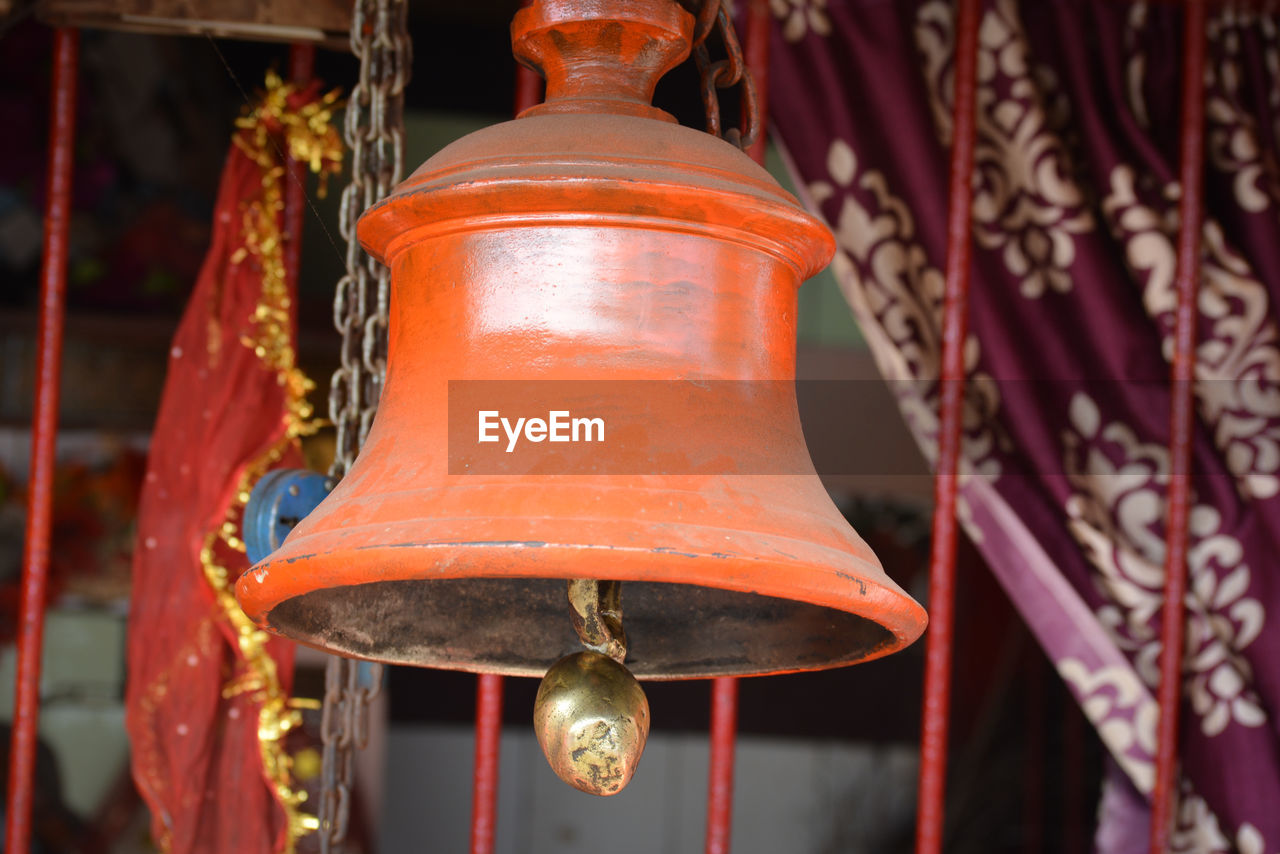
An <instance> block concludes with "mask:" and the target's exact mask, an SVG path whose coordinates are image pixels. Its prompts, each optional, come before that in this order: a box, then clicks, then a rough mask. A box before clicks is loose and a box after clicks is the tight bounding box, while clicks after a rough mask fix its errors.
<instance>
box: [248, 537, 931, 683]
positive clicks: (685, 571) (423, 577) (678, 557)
mask: <svg viewBox="0 0 1280 854" xmlns="http://www.w3.org/2000/svg"><path fill="white" fill-rule="evenodd" d="M348 530H349V529H348ZM335 536H341V534H339V533H338V532H324V533H317V534H314V535H312V536H310V537H306V538H304V539H303V541H300V542H298V543H296V544H293V548H290V545H291V544H289V543H286V544H285V546H284V547H283V548H282V549H280V550H279V551H278V552H276V554H275V555H273V556H272V557H270V558H268V559H266V560H263V561H261V562H259V563H258V564H256V565H254V566H253V567H251V568H250V569H249V570H248V571H246V572H245V573H244V575H242V576H241V577H240V579H239V580H238V582H237V584H236V596H237V599H239V601H240V604H241V607H242V608H243V609H244V610H245V613H246V614H247V615H248V616H249V617H250V619H252V620H253V621H254V622H255V623H256V624H257V625H258V626H260V627H261V628H263V629H265V630H267V631H269V632H271V633H272V634H276V635H279V636H282V637H291V638H292V639H293V640H295V641H296V642H298V643H302V644H303V645H306V646H310V647H313V648H316V649H321V650H327V651H329V652H333V651H334V648H332V647H326V646H325V645H324V644H318V643H311V642H309V641H308V640H306V639H305V638H296V637H292V636H291V635H289V634H287V633H286V632H283V631H280V630H278V629H277V628H276V627H275V626H273V625H272V624H271V619H270V615H271V612H272V611H273V610H274V609H275V608H276V607H278V606H279V605H281V604H283V603H285V602H287V601H290V600H293V599H297V598H300V597H302V596H305V595H307V594H309V593H314V592H318V591H322V590H331V589H340V588H344V587H352V586H358V585H360V584H367V583H371V582H372V583H379V582H384V581H386V582H412V581H424V582H427V581H431V580H442V581H448V580H465V579H492V580H503V579H509V580H529V579H551V580H567V579H569V578H587V577H594V578H600V579H608V580H620V581H623V582H624V591H625V589H626V588H625V583H626V582H633V583H634V582H647V583H661V584H670V585H684V586H691V587H701V588H709V589H713V590H722V591H727V592H731V593H747V594H754V595H757V596H763V597H766V598H770V599H778V600H783V601H789V602H799V603H802V604H806V605H812V606H817V607H820V608H828V609H831V610H835V611H839V612H843V613H845V614H849V615H853V616H855V617H859V618H862V619H865V620H868V621H870V622H871V623H874V624H876V625H878V626H879V627H881V628H882V629H884V631H885V632H886V633H887V635H888V636H889V637H890V640H889V642H887V643H883V644H881V645H880V646H877V647H875V648H872V649H870V650H868V651H867V652H866V653H865V654H862V655H859V656H858V657H856V658H852V659H849V660H841V661H838V662H831V663H820V664H816V665H813V666H806V665H798V666H795V667H787V668H771V669H768V670H762V671H758V672H754V671H753V672H737V671H732V672H725V673H724V674H720V673H708V674H697V675H678V676H654V675H651V674H644V675H641V674H640V673H637V676H638V678H640V679H641V680H642V681H674V680H680V679H688V678H703V677H704V676H714V675H740V676H754V675H767V674H780V673H799V672H807V671H814V670H825V669H831V668H834V667H843V666H849V665H853V664H860V663H863V662H866V661H871V660H874V659H877V658H881V657H883V656H886V655H890V654H892V653H894V652H898V651H900V650H902V649H904V648H905V647H907V646H910V645H911V644H912V643H914V642H915V641H916V640H917V639H918V638H919V637H920V635H922V634H923V632H924V630H925V628H926V626H927V624H928V614H927V612H926V611H925V609H924V608H923V607H922V606H921V605H920V604H919V603H918V602H916V601H915V600H914V599H913V598H912V597H911V596H910V595H909V594H907V593H906V592H905V591H903V590H902V589H901V588H900V587H899V586H898V585H897V584H896V583H895V582H894V581H893V579H892V578H890V577H889V576H887V575H884V574H883V571H882V570H879V568H878V565H877V564H873V563H870V562H867V561H866V560H865V559H864V558H861V557H859V556H857V555H853V554H850V553H849V552H839V551H837V550H836V549H831V548H829V547H825V546H822V547H819V548H823V549H825V550H827V551H831V552H833V553H836V554H839V555H842V556H843V558H844V560H845V562H848V561H849V560H851V559H852V560H854V561H856V562H859V563H864V564H867V565H868V566H869V567H870V568H873V569H875V570H877V571H878V572H879V574H880V575H881V576H882V578H883V581H880V580H877V579H875V578H873V577H869V576H867V575H861V574H859V575H853V574H850V573H848V572H845V571H843V570H837V569H834V568H833V567H831V566H829V565H815V564H814V563H812V562H810V561H802V560H792V559H788V558H785V557H782V556H779V557H778V558H776V559H775V558H769V559H764V558H758V557H748V556H745V555H722V556H715V553H710V552H707V553H702V554H697V553H694V552H680V551H676V550H674V549H669V548H664V547H651V546H616V545H614V546H610V545H599V544H597V545H590V544H581V543H547V542H542V541H530V542H527V543H519V542H512V541H474V540H473V541H437V542H433V543H427V542H405V543H382V544H377V545H365V546H355V547H352V546H333V547H331V548H328V549H324V550H322V549H318V548H310V547H308V546H315V545H321V544H319V543H311V544H308V543H307V542H306V541H307V540H315V539H332V538H334V537H335ZM410 548H412V549H422V548H429V549H439V550H440V552H441V556H442V557H443V552H444V551H445V550H454V552H455V559H450V560H437V561H424V560H416V561H402V560H397V559H396V558H397V557H399V556H400V555H402V554H403V551H404V550H405V549H410ZM467 549H474V550H475V557H476V558H479V557H480V552H481V551H484V552H486V553H487V555H488V558H487V559H477V560H475V561H474V562H470V561H466V560H458V559H456V553H457V552H458V551H460V550H467ZM495 549H502V550H504V553H505V554H507V555H511V556H512V560H513V562H518V563H519V565H520V567H521V569H520V571H508V570H506V569H505V568H504V566H503V565H502V564H501V563H500V562H494V561H493V560H492V554H493V552H494V550H495ZM516 553H518V557H516ZM602 555H608V561H607V562H605V561H600V560H596V558H599V557H600V556H602ZM657 557H660V558H661V560H662V565H663V567H664V568H666V569H667V570H668V572H670V573H671V574H672V575H675V574H676V571H675V570H674V569H673V567H678V575H679V578H678V580H677V579H675V578H672V577H668V572H658V573H655V572H654V571H653V570H652V567H653V566H654V560H655V558H657ZM588 562H589V563H590V566H591V571H590V572H585V571H565V570H564V569H561V570H560V571H556V569H555V568H556V567H560V568H564V567H575V566H578V567H581V566H582V565H583V564H585V563H588ZM397 569H398V570H399V571H397ZM370 570H377V574H376V575H372V574H371V573H370ZM629 570H630V571H629ZM797 571H800V572H797ZM806 574H808V575H811V576H813V577H814V580H815V581H817V580H819V579H821V578H823V577H825V578H826V579H827V580H828V581H830V580H831V579H832V578H835V579H837V580H838V581H842V582H844V583H845V585H847V586H846V587H845V588H844V590H845V595H841V594H840V592H838V591H839V588H838V586H837V585H832V584H825V585H824V584H818V583H812V584H802V583H797V581H798V578H799V579H803V577H804V575H806ZM859 587H860V588H862V589H864V590H865V593H863V592H860V593H858V594H857V596H858V597H859V598H856V599H855V598H853V596H854V594H852V590H853V589H854V588H859ZM800 594H803V596H802V595H800ZM855 603H856V605H857V606H856V607H853V606H854V605H855ZM565 619H566V622H567V621H568V610H567V606H566V617H565ZM341 654H342V655H352V653H351V652H350V651H347V650H343V651H342V652H341ZM354 657H366V656H361V655H358V654H357V655H354ZM370 660H380V659H377V658H376V657H372V658H370ZM385 660H389V659H385ZM397 663H405V662H403V661H398V662H397ZM551 663H553V662H548V666H550V664H551ZM426 666H430V667H433V668H438V669H449V670H461V671H466V672H477V673H479V672H484V673H499V674H503V675H510V676H540V675H542V672H544V671H545V668H544V669H543V671H539V670H537V669H536V668H535V669H530V668H528V667H502V666H497V665H486V666H466V665H458V664H456V663H449V664H436V663H433V664H431V665H426Z"/></svg>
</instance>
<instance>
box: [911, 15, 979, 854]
mask: <svg viewBox="0 0 1280 854" xmlns="http://www.w3.org/2000/svg"><path fill="white" fill-rule="evenodd" d="M979 6H980V3H979V0H960V2H959V4H958V8H957V12H956V47H955V75H954V76H955V104H954V105H953V108H952V112H951V126H952V142H951V166H950V182H949V184H950V186H949V193H950V195H949V197H948V198H949V205H948V209H947V270H946V281H945V285H944V287H945V296H944V302H943V308H942V365H941V388H940V405H939V410H940V412H939V426H938V460H937V474H936V477H935V479H934V490H933V497H934V510H933V540H932V546H931V553H930V555H929V633H928V637H927V638H926V639H925V664H924V708H923V710H922V722H921V733H920V781H919V803H918V806H917V813H916V852H917V854H941V851H942V836H943V819H944V816H945V811H946V807H945V804H946V781H947V723H948V715H949V712H950V706H951V644H952V636H953V634H954V620H955V557H956V489H957V482H956V477H957V473H958V471H959V462H960V435H961V432H960V431H961V422H962V417H963V413H964V341H965V337H966V335H967V334H968V325H969V318H968V295H969V266H970V256H971V249H972V243H971V235H970V224H971V219H972V209H973V185H972V180H971V179H972V175H973V149H974V140H975V137H976V129H975V128H976V125H975V116H974V112H975V106H976V103H977V97H976V96H977V64H978V63H977V59H978V22H979V11H980V10H979Z"/></svg>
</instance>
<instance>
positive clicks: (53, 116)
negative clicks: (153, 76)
mask: <svg viewBox="0 0 1280 854" xmlns="http://www.w3.org/2000/svg"><path fill="white" fill-rule="evenodd" d="M78 42H79V37H78V34H77V33H76V31H75V30H55V31H54V35H53V92H52V96H51V98H50V102H49V171H48V174H47V176H46V184H45V218H44V259H43V262H42V265H41V271H40V319H39V329H38V332H37V343H36V399H35V412H34V414H33V416H32V419H31V473H30V480H29V486H28V490H27V531H26V541H25V545H24V547H23V556H22V594H21V595H22V599H21V602H20V605H19V611H18V673H17V680H16V683H17V684H16V685H15V686H14V701H13V733H12V736H11V738H12V740H11V742H10V745H9V798H8V802H7V804H6V808H5V815H6V817H7V819H8V821H7V822H6V824H5V833H4V840H5V842H4V850H5V851H7V852H9V854H27V852H28V851H29V850H30V845H31V808H32V798H33V791H34V785H35V766H36V748H37V743H38V742H37V739H38V729H39V716H40V652H41V648H42V645H43V641H44V606H45V592H46V590H47V588H48V578H49V538H50V532H51V529H52V523H53V468H54V451H55V443H56V441H57V436H58V392H59V385H60V380H61V371H62V322H63V317H64V315H65V313H66V285H67V233H68V229H69V225H70V222H71V170H72V164H73V149H74V145H73V143H74V136H75V118H76V53H77V47H78Z"/></svg>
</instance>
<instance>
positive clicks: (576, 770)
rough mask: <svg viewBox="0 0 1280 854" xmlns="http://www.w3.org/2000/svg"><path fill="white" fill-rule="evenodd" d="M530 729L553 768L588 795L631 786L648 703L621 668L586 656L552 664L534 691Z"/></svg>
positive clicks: (577, 655)
mask: <svg viewBox="0 0 1280 854" xmlns="http://www.w3.org/2000/svg"><path fill="white" fill-rule="evenodd" d="M533 708H534V711H533V728H534V732H535V733H536V734H537V736H538V744H539V745H541V746H542V752H543V754H545V755H546V757H547V762H548V763H550V765H551V769H552V770H553V771H555V772H556V776H558V777H559V778H560V779H561V780H564V781H565V782H566V783H568V784H569V785H571V786H573V787H574V788H576V789H580V790H582V791H584V792H587V793H588V794H592V795H616V794H617V793H618V792H621V791H622V789H623V788H624V787H625V786H626V785H627V783H629V782H630V781H631V776H632V775H633V774H635V771H636V765H637V764H638V763H639V762H640V755H641V754H642V753H644V745H645V741H646V740H647V739H648V737H649V701H648V700H647V699H646V698H645V695H644V690H643V689H642V688H641V687H640V683H639V682H637V681H636V679H635V677H634V676H632V675H631V674H630V673H629V672H628V671H627V669H626V668H625V667H623V666H622V665H621V664H618V663H617V662H616V661H614V660H613V659H611V658H609V657H608V656H606V655H601V654H600V653H598V652H591V651H584V652H579V653H575V654H573V655H570V656H568V657H566V658H563V659H561V660H560V661H558V662H556V664H555V665H554V666H552V668H551V669H550V670H548V671H547V675H546V676H544V677H543V679H542V683H541V684H540V685H539V686H538V697H537V700H536V701H535V702H534V707H533Z"/></svg>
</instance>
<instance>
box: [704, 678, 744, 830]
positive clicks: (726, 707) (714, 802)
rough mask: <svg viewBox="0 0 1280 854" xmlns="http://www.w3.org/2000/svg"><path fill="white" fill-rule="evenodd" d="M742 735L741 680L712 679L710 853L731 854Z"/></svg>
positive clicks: (708, 824)
mask: <svg viewBox="0 0 1280 854" xmlns="http://www.w3.org/2000/svg"><path fill="white" fill-rule="evenodd" d="M737 736H738V680H737V679H734V678H732V677H727V676H726V677H721V678H719V679H713V680H711V785H710V787H709V789H708V791H707V854H729V844H730V838H731V831H732V829H733V760H734V752H735V749H736V745H735V742H736V740H737Z"/></svg>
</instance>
